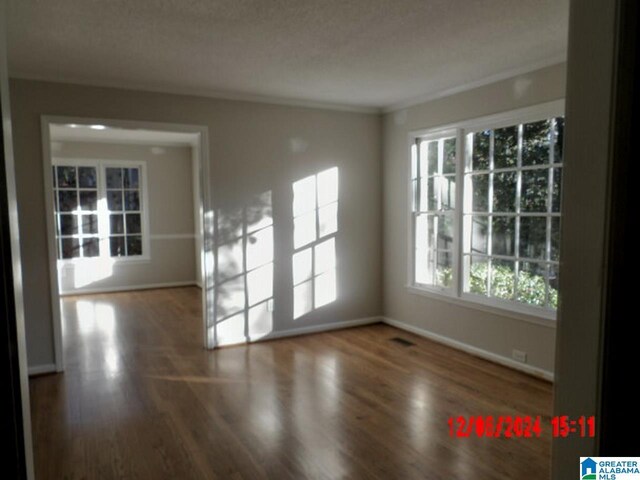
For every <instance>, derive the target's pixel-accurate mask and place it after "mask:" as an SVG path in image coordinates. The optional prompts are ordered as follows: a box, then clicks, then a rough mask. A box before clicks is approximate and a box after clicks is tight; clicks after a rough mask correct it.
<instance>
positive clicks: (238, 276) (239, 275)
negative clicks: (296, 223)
mask: <svg viewBox="0 0 640 480" xmlns="http://www.w3.org/2000/svg"><path fill="white" fill-rule="evenodd" d="M216 218H217V225H216V238H217V239H218V243H217V246H216V251H217V265H216V286H215V297H216V314H215V318H216V323H215V326H214V329H215V337H216V341H215V343H216V344H217V345H229V344H233V343H239V342H245V341H247V340H256V339H258V338H261V337H263V336H265V335H268V334H269V333H271V331H272V330H273V215H272V207H271V192H265V193H263V194H261V195H258V196H256V197H255V198H254V199H253V201H252V203H251V204H250V205H248V206H243V207H239V208H230V209H229V208H228V209H219V210H218V212H217V215H216Z"/></svg>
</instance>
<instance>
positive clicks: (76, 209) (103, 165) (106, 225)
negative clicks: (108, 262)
mask: <svg viewBox="0 0 640 480" xmlns="http://www.w3.org/2000/svg"><path fill="white" fill-rule="evenodd" d="M142 176H143V170H142V165H137V164H132V165H127V166H119V165H110V164H109V163H108V162H102V161H88V160H87V161H83V162H82V163H77V164H73V163H71V162H68V163H65V162H64V161H58V162H56V164H55V165H54V166H53V186H54V210H55V217H56V218H55V220H56V222H55V223H56V238H57V248H58V252H57V253H58V259H60V260H69V259H76V258H94V257H109V258H115V257H119V258H140V257H142V256H144V255H146V254H147V253H148V252H145V251H144V250H145V247H144V244H145V242H144V235H145V228H144V223H145V222H144V210H143V208H144V206H143V202H142V198H143V191H142V188H143V179H142Z"/></svg>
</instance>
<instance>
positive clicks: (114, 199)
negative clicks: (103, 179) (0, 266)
mask: <svg viewBox="0 0 640 480" xmlns="http://www.w3.org/2000/svg"><path fill="white" fill-rule="evenodd" d="M107 208H108V209H109V210H111V211H112V212H118V211H121V210H122V191H121V190H109V191H108V192H107Z"/></svg>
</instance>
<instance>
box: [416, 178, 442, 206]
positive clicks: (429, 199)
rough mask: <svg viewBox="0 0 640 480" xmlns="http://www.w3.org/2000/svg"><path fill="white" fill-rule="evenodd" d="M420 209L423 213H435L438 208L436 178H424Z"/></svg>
mask: <svg viewBox="0 0 640 480" xmlns="http://www.w3.org/2000/svg"><path fill="white" fill-rule="evenodd" d="M420 186H421V188H422V191H421V192H420V193H421V195H420V197H421V198H420V209H421V211H423V212H425V211H427V210H428V211H434V210H436V209H437V208H438V196H437V195H438V194H437V192H436V177H429V178H423V179H422V182H421V184H420Z"/></svg>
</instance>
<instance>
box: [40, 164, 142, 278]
mask: <svg viewBox="0 0 640 480" xmlns="http://www.w3.org/2000/svg"><path fill="white" fill-rule="evenodd" d="M51 166H52V167H58V166H70V167H95V168H96V173H97V191H98V238H99V242H100V255H99V256H97V257H77V258H59V257H58V258H57V262H58V265H59V266H61V267H66V268H69V267H73V266H80V265H88V264H91V263H92V262H96V261H105V260H108V261H110V262H114V263H123V264H124V263H145V262H149V261H151V250H150V247H151V242H150V231H149V195H148V190H149V189H148V183H147V164H146V162H145V161H138V160H102V159H82V158H73V159H69V158H60V157H54V158H53V159H52V161H51ZM107 168H138V169H139V170H140V180H139V181H140V187H139V190H140V203H141V205H142V210H141V211H140V215H141V219H140V221H141V225H140V227H141V232H140V236H141V237H142V255H133V256H126V255H123V256H120V257H112V256H111V251H110V237H111V233H110V226H109V211H108V209H107V206H106V204H105V205H102V206H101V205H100V203H101V202H100V200H101V199H104V202H106V192H107V186H106V181H107V180H106V169H107ZM56 181H57V180H56ZM51 189H52V191H53V192H55V191H56V188H54V185H53V183H52V184H51ZM53 213H54V215H57V213H56V209H55V208H54V209H53ZM54 234H55V239H56V248H59V246H58V243H57V242H58V240H57V238H58V230H57V228H55V231H54Z"/></svg>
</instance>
